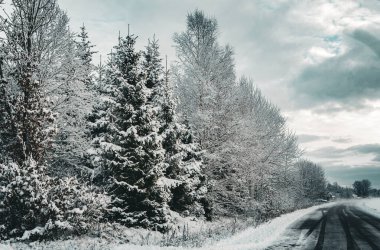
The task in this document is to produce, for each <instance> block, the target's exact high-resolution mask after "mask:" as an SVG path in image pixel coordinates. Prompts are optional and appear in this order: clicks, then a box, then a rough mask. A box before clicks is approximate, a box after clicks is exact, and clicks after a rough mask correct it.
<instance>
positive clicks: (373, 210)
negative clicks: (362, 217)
mask: <svg viewBox="0 0 380 250" xmlns="http://www.w3.org/2000/svg"><path fill="white" fill-rule="evenodd" d="M353 202H354V203H355V205H356V206H358V207H360V209H362V210H365V211H366V212H368V213H370V214H372V215H374V216H376V217H379V218H380V198H367V199H358V200H355V201H353Z"/></svg>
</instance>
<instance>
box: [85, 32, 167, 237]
mask: <svg viewBox="0 0 380 250" xmlns="http://www.w3.org/2000/svg"><path fill="white" fill-rule="evenodd" d="M135 42H136V38H135V36H133V35H128V36H127V37H126V38H119V44H118V45H117V46H116V47H115V52H114V53H113V54H112V55H111V58H110V61H109V64H108V66H107V72H106V79H105V87H104V88H105V91H106V92H107V93H108V97H106V98H103V99H104V102H103V103H102V104H101V105H100V108H96V109H95V110H94V113H93V115H91V116H90V128H91V133H92V136H93V138H94V139H93V142H94V149H92V150H90V152H89V153H92V154H93V155H92V157H91V162H92V163H93V164H94V167H101V169H102V170H101V171H98V172H100V174H99V175H98V176H96V177H95V178H96V179H103V180H105V181H108V182H109V183H108V190H109V192H110V194H111V195H112V208H111V209H110V219H112V220H115V221H118V222H120V223H122V224H125V225H128V226H143V227H150V228H156V229H158V230H160V231H164V230H166V229H167V223H168V222H169V215H168V206H167V205H166V202H165V201H166V199H167V198H166V197H167V196H168V195H169V194H168V192H167V191H166V190H165V189H164V188H162V187H161V186H160V184H159V183H158V180H159V178H160V177H161V176H163V174H164V170H165V164H164V150H163V149H162V143H161V140H162V138H161V137H160V136H159V134H158V130H159V127H160V123H159V119H158V113H157V111H158V109H157V108H155V107H154V105H153V102H152V101H151V100H152V95H153V91H152V89H151V88H148V87H147V77H146V75H145V74H143V72H142V70H141V65H140V57H141V54H140V53H139V52H136V51H135V48H134V47H135ZM99 177H100V178H99Z"/></svg>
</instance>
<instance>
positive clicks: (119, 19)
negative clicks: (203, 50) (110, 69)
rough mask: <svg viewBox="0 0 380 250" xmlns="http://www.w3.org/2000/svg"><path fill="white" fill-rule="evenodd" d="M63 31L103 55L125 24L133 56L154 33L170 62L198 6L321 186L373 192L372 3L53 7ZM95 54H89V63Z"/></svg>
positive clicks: (379, 90)
mask: <svg viewBox="0 0 380 250" xmlns="http://www.w3.org/2000/svg"><path fill="white" fill-rule="evenodd" d="M58 2H59V3H60V5H61V7H62V8H63V9H65V10H66V11H67V12H68V15H69V16H70V18H71V26H72V29H74V30H78V27H79V26H80V25H82V23H84V24H85V25H86V26H87V28H88V31H89V35H90V38H91V40H92V42H93V43H94V44H96V46H97V47H96V48H97V50H98V51H99V52H100V53H101V54H103V58H104V57H105V55H106V54H107V53H108V52H109V51H110V50H111V48H112V46H113V45H114V44H115V42H116V41H117V36H118V33H119V31H120V32H121V34H122V35H123V34H124V35H125V34H126V33H127V25H128V24H130V25H131V32H133V33H135V34H136V35H138V36H139V46H140V47H141V48H143V46H145V44H146V41H147V39H148V38H149V37H152V36H153V34H156V37H157V38H158V39H159V40H160V44H161V48H162V54H167V55H168V57H169V60H174V58H175V51H174V49H173V47H172V45H173V42H172V37H173V34H174V33H175V32H181V31H183V30H184V29H185V18H186V14H187V13H189V12H190V11H192V10H194V9H196V8H199V9H201V10H203V11H204V12H205V13H206V14H207V15H209V16H213V17H215V18H216V19H217V20H218V23H219V31H220V42H221V43H223V44H227V43H228V44H230V45H231V46H233V47H234V51H235V54H236V55H235V58H236V68H237V74H238V75H239V76H241V75H247V76H249V77H251V78H252V79H254V81H255V83H256V84H257V85H258V86H259V87H260V88H261V89H262V90H263V92H264V94H265V95H266V96H267V97H268V98H269V99H270V100H271V101H272V102H273V103H275V104H276V105H278V106H279V107H280V108H281V109H282V111H283V113H284V115H285V116H286V117H287V118H288V121H289V127H290V128H291V129H292V130H294V131H295V132H296V133H297V134H298V136H299V140H300V143H301V145H302V147H303V148H304V149H305V157H307V158H308V159H310V160H313V161H315V162H317V163H319V164H321V165H322V166H324V167H325V170H326V173H327V176H328V179H329V180H330V181H338V182H339V183H340V184H342V185H351V184H352V182H353V181H354V180H355V179H363V178H368V179H370V180H371V182H372V183H373V184H374V186H376V187H379V188H380V1H378V0H365V1H364V0H363V1H360V0H356V1H350V0H339V1H337V0H310V1H308V0H305V1H296V0H272V1H268V0H198V1H196V0H181V1H178V0H107V1H104V0H80V1H78V0H59V1H58ZM97 56H99V54H98V55H97Z"/></svg>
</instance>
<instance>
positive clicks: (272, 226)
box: [112, 203, 332, 250]
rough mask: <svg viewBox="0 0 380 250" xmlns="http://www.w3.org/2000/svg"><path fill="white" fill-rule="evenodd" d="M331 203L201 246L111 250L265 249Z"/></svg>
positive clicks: (135, 247)
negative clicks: (297, 223)
mask: <svg viewBox="0 0 380 250" xmlns="http://www.w3.org/2000/svg"><path fill="white" fill-rule="evenodd" d="M331 204H332V203H327V204H322V205H319V206H314V207H310V208H306V209H301V210H297V211H295V212H292V213H288V214H284V215H282V216H280V217H277V218H275V219H273V220H271V221H269V222H267V223H264V224H261V225H259V226H258V227H256V228H253V227H251V228H248V229H246V230H244V231H242V232H240V233H238V234H236V235H234V236H233V237H231V238H228V239H224V240H221V241H219V242H216V243H213V244H209V245H206V246H204V247H202V248H181V247H158V246H136V245H128V244H126V245H125V244H124V245H118V246H114V247H113V248H112V249H113V250H122V249H123V250H129V249H130V250H132V249H136V250H156V249H157V250H171V249H189V250H190V249H199V250H259V249H265V248H266V247H268V246H270V245H271V244H273V243H274V242H275V241H277V240H281V237H282V234H283V233H284V232H285V230H286V228H288V227H289V226H290V225H291V224H293V223H294V222H295V221H297V220H298V219H299V218H301V217H303V216H305V215H306V214H308V213H310V212H313V211H314V210H316V209H318V208H321V207H327V206H331Z"/></svg>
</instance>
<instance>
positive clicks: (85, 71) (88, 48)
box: [76, 24, 97, 88]
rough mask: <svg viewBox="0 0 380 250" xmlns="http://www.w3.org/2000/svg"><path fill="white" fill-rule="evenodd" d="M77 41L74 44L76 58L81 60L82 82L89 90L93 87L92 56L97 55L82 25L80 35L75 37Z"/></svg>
mask: <svg viewBox="0 0 380 250" xmlns="http://www.w3.org/2000/svg"><path fill="white" fill-rule="evenodd" d="M77 37H78V38H79V41H77V42H76V44H77V50H78V57H79V59H80V60H81V67H82V81H83V82H84V83H85V84H86V86H87V87H89V88H91V87H92V85H93V76H92V72H93V69H94V66H93V65H92V56H93V54H95V53H97V52H95V51H93V50H92V49H93V48H94V47H95V45H92V44H91V42H90V41H89V38H88V33H87V31H86V27H85V26H84V24H83V25H82V27H80V33H79V34H78V35H77Z"/></svg>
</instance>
